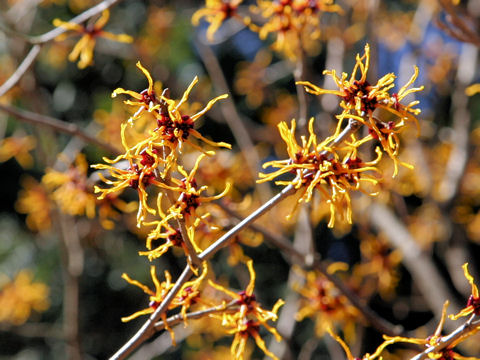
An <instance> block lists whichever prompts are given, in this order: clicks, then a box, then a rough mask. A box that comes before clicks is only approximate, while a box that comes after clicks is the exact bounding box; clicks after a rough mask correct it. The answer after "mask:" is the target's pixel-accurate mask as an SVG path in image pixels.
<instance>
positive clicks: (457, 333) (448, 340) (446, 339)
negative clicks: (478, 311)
mask: <svg viewBox="0 0 480 360" xmlns="http://www.w3.org/2000/svg"><path fill="white" fill-rule="evenodd" d="M479 327H480V319H478V316H477V315H475V314H473V315H472V316H471V317H470V319H468V320H467V321H466V322H465V323H464V324H463V325H461V326H459V327H458V328H457V329H456V330H454V331H452V332H451V333H450V334H449V335H446V336H443V337H442V338H440V340H439V341H438V343H437V345H435V346H431V347H429V348H428V349H427V350H425V351H424V352H422V353H420V354H418V355H416V356H414V357H412V358H411V359H410V360H423V359H428V354H430V353H438V352H440V351H442V350H443V349H445V348H448V347H449V346H450V345H452V344H454V343H455V342H456V341H457V340H459V339H461V338H462V337H464V336H467V335H468V334H470V333H471V332H473V331H476V330H478V328H479Z"/></svg>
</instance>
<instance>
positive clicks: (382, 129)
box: [297, 44, 423, 176]
mask: <svg viewBox="0 0 480 360" xmlns="http://www.w3.org/2000/svg"><path fill="white" fill-rule="evenodd" d="M369 67H370V46H369V45H368V44H367V45H365V53H364V55H363V56H360V55H359V54H357V57H356V63H355V66H354V68H353V71H352V74H351V76H350V78H348V74H347V73H342V76H341V78H339V77H338V76H337V74H336V72H335V70H325V71H324V72H323V73H324V74H326V75H329V76H331V77H332V79H333V80H334V81H335V83H336V85H337V86H338V90H328V89H322V88H320V87H318V86H316V85H313V84H312V83H310V82H308V81H298V82H297V84H298V85H304V86H305V90H306V91H307V92H309V93H311V94H315V95H322V94H333V95H336V96H338V97H340V98H341V99H342V100H341V102H340V106H341V107H342V108H343V109H344V111H343V116H344V117H346V118H352V119H355V120H357V121H359V122H360V123H362V124H363V125H365V126H366V127H367V128H368V131H369V134H370V135H369V136H367V137H366V138H364V139H362V140H361V141H359V143H358V144H357V145H361V144H363V143H365V142H367V141H370V140H372V139H376V140H378V141H379V142H380V144H381V145H382V148H383V150H384V151H385V152H386V153H387V154H388V155H389V156H390V157H391V158H392V160H393V161H394V165H395V170H394V174H393V176H395V175H396V174H397V172H398V169H397V164H400V165H404V166H407V167H411V166H410V165H408V164H405V163H403V162H400V161H399V160H398V159H397V156H398V152H399V140H398V136H397V135H396V134H397V133H398V132H399V131H400V130H401V129H403V128H404V127H405V121H411V122H413V123H415V124H416V126H417V129H418V120H417V119H416V117H415V115H418V114H419V113H420V109H417V108H415V106H416V105H418V103H419V101H418V100H414V101H411V102H410V103H408V104H407V105H403V104H401V103H400V102H401V101H402V100H403V99H404V98H405V97H406V96H408V95H410V94H412V93H415V92H418V91H421V90H423V86H420V87H417V88H409V87H410V86H411V85H412V84H413V83H414V81H415V80H416V79H417V77H418V68H417V67H415V68H414V74H413V75H412V77H411V78H410V80H409V81H408V82H407V83H406V84H405V85H404V86H402V87H401V88H400V90H399V91H398V92H397V93H392V94H390V90H391V89H392V88H393V87H394V86H395V83H394V81H395V78H396V76H395V74H393V73H389V74H386V75H384V76H383V77H382V78H380V80H378V81H377V83H376V84H375V85H371V84H370V83H369V82H368V81H367V74H368V70H369ZM376 109H383V110H385V111H387V112H389V113H390V114H392V115H393V116H394V117H396V118H397V121H388V122H386V121H382V120H381V119H379V118H378V117H377V116H374V111H375V110H376Z"/></svg>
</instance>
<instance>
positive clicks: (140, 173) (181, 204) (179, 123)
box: [93, 62, 230, 226]
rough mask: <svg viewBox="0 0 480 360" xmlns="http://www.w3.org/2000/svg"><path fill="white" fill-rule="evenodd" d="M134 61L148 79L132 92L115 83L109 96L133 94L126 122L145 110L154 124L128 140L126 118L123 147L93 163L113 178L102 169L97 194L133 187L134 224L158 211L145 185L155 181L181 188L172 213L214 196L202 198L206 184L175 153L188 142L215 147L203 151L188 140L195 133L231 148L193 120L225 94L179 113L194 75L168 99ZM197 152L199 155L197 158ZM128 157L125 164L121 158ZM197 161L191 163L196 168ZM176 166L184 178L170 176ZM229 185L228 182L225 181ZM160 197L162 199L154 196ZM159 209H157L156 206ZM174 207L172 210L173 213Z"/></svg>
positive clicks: (187, 210) (171, 188) (162, 186)
mask: <svg viewBox="0 0 480 360" xmlns="http://www.w3.org/2000/svg"><path fill="white" fill-rule="evenodd" d="M137 67H138V68H139V69H140V70H141V71H142V72H143V73H144V74H145V76H146V77H147V80H148V88H147V89H145V90H143V91H141V92H139V93H138V92H135V91H131V90H125V89H122V88H118V89H116V90H115V91H114V92H113V94H112V97H115V96H117V95H118V94H126V95H129V96H131V97H132V98H133V100H125V101H124V102H125V104H127V105H130V106H134V107H135V109H136V110H135V114H134V115H133V116H132V117H131V118H130V120H129V123H132V122H133V121H135V120H137V119H139V118H140V117H141V116H142V115H143V114H144V113H145V114H150V115H153V117H154V119H155V121H156V125H157V127H156V128H155V129H153V130H151V131H150V132H149V135H148V137H147V138H145V139H143V140H141V141H138V142H136V143H135V144H132V145H130V144H128V143H127V137H126V132H127V131H128V130H129V126H131V125H129V123H124V124H122V125H121V135H122V144H123V147H124V150H125V153H124V154H122V155H119V156H118V157H116V158H115V159H113V160H109V159H107V158H104V161H105V162H106V163H107V164H97V165H94V166H93V167H94V168H95V169H99V170H106V171H108V173H109V175H110V177H111V179H107V178H106V177H105V176H104V175H102V174H100V177H101V178H102V180H103V181H104V182H105V183H106V184H108V185H110V187H108V188H101V187H99V186H96V187H95V192H97V193H100V196H99V199H103V198H105V197H106V196H107V195H109V194H113V193H118V192H122V191H123V190H125V189H127V188H132V189H134V190H136V191H137V193H138V197H139V200H140V206H139V209H138V216H137V225H138V226H140V225H141V224H142V222H143V221H145V220H146V215H147V214H148V213H149V214H152V215H156V214H157V211H156V210H155V209H154V208H152V207H151V206H150V205H149V204H148V201H147V200H148V193H147V187H149V186H155V187H157V188H159V189H160V190H168V191H172V192H177V193H179V198H178V200H177V201H176V202H175V205H173V206H172V207H171V211H169V212H170V217H167V219H172V218H183V217H184V215H186V214H190V212H191V211H193V210H194V209H195V208H196V207H198V205H200V203H201V202H202V201H211V200H212V199H214V198H202V197H201V196H200V193H201V192H203V191H205V190H206V189H207V188H206V187H205V186H204V187H200V188H198V189H197V185H196V182H195V179H194V174H195V170H193V171H192V173H191V174H190V175H188V174H186V172H185V170H184V169H183V167H182V166H181V165H178V164H177V157H178V154H179V153H180V152H181V150H182V146H183V144H184V143H187V144H189V145H190V146H191V147H193V148H194V149H197V150H200V151H202V152H203V153H205V154H208V155H212V154H213V153H214V152H212V151H205V150H203V149H202V148H201V147H200V146H199V145H197V144H196V143H194V142H193V141H192V140H191V136H192V137H195V138H197V139H199V140H201V141H203V142H205V143H207V144H209V145H211V146H217V147H218V146H220V147H226V148H230V145H229V144H226V143H223V142H220V143H215V142H213V141H210V140H208V139H206V138H205V137H203V136H202V135H201V134H200V133H199V132H198V131H197V130H195V129H194V124H195V121H197V120H198V119H199V118H200V117H201V116H202V115H204V114H205V113H206V112H207V111H208V110H209V109H210V108H211V107H212V106H213V105H214V104H215V102H217V101H218V100H220V99H224V98H225V97H226V95H221V96H218V97H216V98H214V99H213V100H211V101H209V102H208V104H207V105H206V106H205V108H204V109H202V110H200V111H199V112H197V113H196V114H194V115H191V116H190V115H187V114H183V113H182V112H181V110H180V107H181V106H182V105H183V104H185V102H186V101H187V100H188V96H189V94H190V92H191V91H192V89H193V87H194V86H195V84H196V83H197V82H198V79H197V78H195V79H194V80H193V81H192V83H191V84H190V85H189V87H188V88H187V90H186V91H185V93H184V94H183V96H182V98H181V99H180V100H179V101H175V100H173V99H170V98H169V97H168V96H167V95H168V91H163V93H162V94H157V93H156V92H155V90H154V87H153V80H152V77H151V75H150V73H149V72H148V71H147V70H146V69H145V68H144V67H143V66H142V65H141V64H140V63H139V62H138V63H137ZM200 159H201V158H199V160H198V161H200ZM122 162H123V163H126V164H127V166H124V167H123V168H122V167H121V166H120V165H121V164H122ZM197 167H198V162H197V165H196V166H195V169H196V168H197ZM173 171H177V172H178V173H180V175H183V176H184V178H180V179H175V178H172V177H171V172H173ZM227 190H228V186H227ZM157 203H161V201H157ZM158 212H159V213H161V210H159V211H158ZM174 213H175V215H174Z"/></svg>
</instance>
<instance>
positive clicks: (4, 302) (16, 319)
mask: <svg viewBox="0 0 480 360" xmlns="http://www.w3.org/2000/svg"><path fill="white" fill-rule="evenodd" d="M32 280H33V275H32V273H31V272H30V271H29V270H21V271H20V272H19V273H18V274H17V275H16V276H15V280H13V281H10V279H8V277H7V276H6V275H4V274H0V322H8V323H10V324H13V325H21V324H23V323H24V322H26V321H27V319H28V318H29V317H30V314H31V313H32V310H35V311H37V312H42V311H45V310H47V309H48V307H49V306H50V305H49V301H48V293H49V289H48V286H47V285H45V284H43V283H40V282H33V281H32Z"/></svg>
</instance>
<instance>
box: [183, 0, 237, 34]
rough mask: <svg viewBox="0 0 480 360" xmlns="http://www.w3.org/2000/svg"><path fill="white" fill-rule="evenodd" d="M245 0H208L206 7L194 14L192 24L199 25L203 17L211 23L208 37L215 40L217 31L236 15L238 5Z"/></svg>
mask: <svg viewBox="0 0 480 360" xmlns="http://www.w3.org/2000/svg"><path fill="white" fill-rule="evenodd" d="M242 1H243V0H206V2H205V7H204V8H203V9H200V10H197V11H196V12H195V13H194V14H193V16H192V24H193V25H195V26H198V24H199V23H200V19H201V18H205V20H206V21H207V22H208V23H210V25H209V26H208V30H207V39H208V40H209V41H213V36H214V34H215V32H216V31H217V30H218V29H219V28H220V26H221V25H222V23H223V22H224V21H225V20H227V19H229V18H231V17H233V16H236V10H237V7H238V5H240V4H241V3H242Z"/></svg>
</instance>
